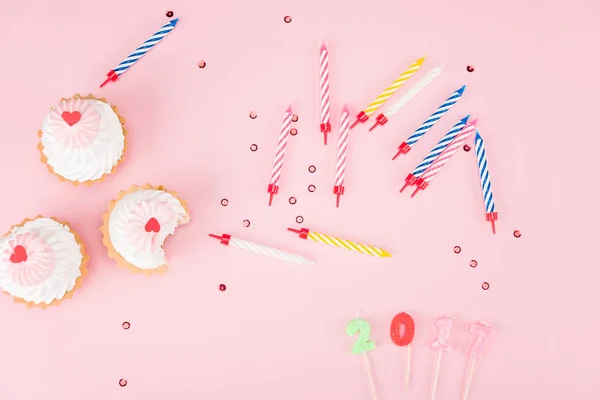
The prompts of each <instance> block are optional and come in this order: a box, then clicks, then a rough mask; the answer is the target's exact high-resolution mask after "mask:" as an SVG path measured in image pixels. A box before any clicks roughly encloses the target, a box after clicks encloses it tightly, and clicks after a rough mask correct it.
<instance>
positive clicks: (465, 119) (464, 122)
mask: <svg viewBox="0 0 600 400" xmlns="http://www.w3.org/2000/svg"><path fill="white" fill-rule="evenodd" d="M469 118H471V114H467V116H466V117H464V118H463V119H461V120H460V122H461V123H463V124H466V123H467V121H469Z"/></svg>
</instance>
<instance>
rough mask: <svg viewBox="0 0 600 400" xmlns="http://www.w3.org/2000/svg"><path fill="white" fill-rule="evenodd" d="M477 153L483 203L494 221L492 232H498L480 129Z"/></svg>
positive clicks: (488, 216)
mask: <svg viewBox="0 0 600 400" xmlns="http://www.w3.org/2000/svg"><path fill="white" fill-rule="evenodd" d="M475 155H476V156H477V166H478V167H479V178H480V180H481V193H482V194H483V204H484V205H485V217H486V219H487V220H488V221H490V222H491V223H492V232H494V233H496V221H497V220H498V213H497V212H496V205H495V204H494V195H493V194H492V184H491V183H490V173H489V172H488V163H487V157H486V156H485V147H484V145H483V138H482V137H481V135H480V134H479V132H478V131H476V132H475Z"/></svg>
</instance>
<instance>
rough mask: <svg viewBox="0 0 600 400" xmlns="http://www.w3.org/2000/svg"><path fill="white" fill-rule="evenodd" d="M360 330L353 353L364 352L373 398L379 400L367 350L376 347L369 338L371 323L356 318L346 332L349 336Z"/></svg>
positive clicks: (372, 399) (349, 324)
mask: <svg viewBox="0 0 600 400" xmlns="http://www.w3.org/2000/svg"><path fill="white" fill-rule="evenodd" d="M357 332H358V339H357V340H356V343H354V346H353V347H352V353H354V354H362V356H363V360H364V362H365V369H366V371H367V378H368V379H369V390H370V393H371V400H377V391H376V390H375V379H374V378H373V370H372V368H371V363H370V362H369V358H368V356H367V352H368V351H371V350H373V349H374V348H375V343H373V342H372V341H370V340H369V335H370V333H371V327H370V326H369V323H368V322H367V321H365V320H364V319H362V318H354V319H353V320H352V321H350V322H349V323H348V326H346V334H347V335H348V336H354V335H355V334H356V333H357Z"/></svg>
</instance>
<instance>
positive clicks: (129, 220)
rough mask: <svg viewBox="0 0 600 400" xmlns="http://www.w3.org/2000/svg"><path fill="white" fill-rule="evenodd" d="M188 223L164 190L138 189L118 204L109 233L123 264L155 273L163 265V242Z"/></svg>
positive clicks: (174, 198) (177, 204)
mask: <svg viewBox="0 0 600 400" xmlns="http://www.w3.org/2000/svg"><path fill="white" fill-rule="evenodd" d="M187 221H188V215H187V213H186V210H185V208H184V207H183V205H182V204H181V201H180V200H179V199H178V198H177V197H175V196H173V195H172V194H171V193H169V192H167V191H164V190H156V189H140V190H137V191H135V192H133V193H128V194H126V195H125V196H124V197H123V198H122V199H120V200H119V201H118V202H117V204H116V205H115V207H114V209H113V210H112V212H111V213H110V218H109V222H108V233H109V236H110V241H111V243H112V245H113V247H114V248H115V250H116V251H117V252H118V253H119V254H120V255H121V256H122V257H123V258H124V259H125V261H127V262H128V263H130V264H133V265H135V266H136V267H138V268H141V269H155V268H158V267H161V266H163V265H165V264H166V260H165V252H164V250H163V248H162V246H163V244H164V242H165V239H166V238H167V236H169V235H172V234H173V233H174V232H175V228H176V227H177V226H178V225H180V224H183V223H187ZM152 228H154V229H152Z"/></svg>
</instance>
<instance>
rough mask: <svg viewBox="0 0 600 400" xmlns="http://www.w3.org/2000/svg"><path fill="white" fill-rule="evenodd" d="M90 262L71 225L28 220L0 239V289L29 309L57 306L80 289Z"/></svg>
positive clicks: (49, 220)
mask: <svg viewBox="0 0 600 400" xmlns="http://www.w3.org/2000/svg"><path fill="white" fill-rule="evenodd" d="M88 259H89V258H88V256H87V254H86V253H85V248H84V246H83V243H82V242H81V240H80V239H79V236H78V235H77V233H75V232H74V231H73V230H72V229H71V227H70V226H69V225H68V224H66V223H62V222H59V221H58V220H57V219H55V218H52V217H50V218H46V217H41V216H39V217H37V218H35V219H33V220H31V219H26V220H24V221H23V222H22V223H21V224H20V225H15V226H13V227H12V228H11V230H10V231H9V232H8V233H7V234H6V235H5V236H4V237H2V238H0V288H2V289H3V291H4V292H5V293H7V294H10V295H11V296H12V297H13V299H14V301H15V302H18V303H25V304H27V306H28V307H34V306H38V307H42V308H45V307H47V306H49V305H57V304H59V303H60V302H61V301H62V299H63V298H68V297H71V296H72V294H73V291H74V290H75V289H76V288H77V287H79V286H81V283H82V281H83V277H84V276H85V275H87V262H88Z"/></svg>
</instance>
